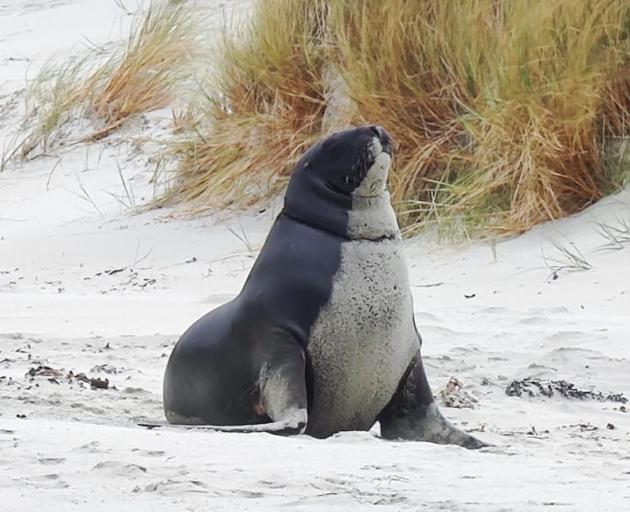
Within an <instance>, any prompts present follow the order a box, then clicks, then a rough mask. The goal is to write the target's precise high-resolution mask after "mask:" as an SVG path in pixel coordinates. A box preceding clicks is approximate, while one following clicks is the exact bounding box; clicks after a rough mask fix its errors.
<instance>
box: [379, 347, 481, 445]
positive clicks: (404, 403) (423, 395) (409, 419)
mask: <svg viewBox="0 0 630 512" xmlns="http://www.w3.org/2000/svg"><path fill="white" fill-rule="evenodd" d="M378 419H379V421H380V423H381V436H382V437H383V438H384V439H401V440H409V441H428V442H431V443H439V444H457V445H459V446H463V447H465V448H483V447H484V446H488V445H487V444H486V443H483V442H482V441H480V440H479V439H477V438H475V437H473V436H471V435H470V434H467V433H466V432H464V431H463V430H461V429H459V428H457V427H456V426H454V425H453V424H452V423H451V422H450V421H448V420H447V419H446V418H445V417H444V416H442V413H441V412H440V410H439V409H438V407H437V405H436V403H435V401H434V400H433V394H432V393H431V388H430V387H429V383H428V381H427V377H426V374H425V373H424V367H423V365H422V358H421V357H420V352H418V356H417V357H416V359H415V360H414V362H413V363H412V365H411V367H410V369H409V370H408V371H407V373H406V374H405V376H404V377H403V379H402V380H401V382H400V385H399V386H398V390H397V391H396V393H395V394H394V396H393V398H392V399H391V401H390V402H389V404H387V406H386V407H385V409H384V410H383V412H382V413H381V414H380V416H379V418H378Z"/></svg>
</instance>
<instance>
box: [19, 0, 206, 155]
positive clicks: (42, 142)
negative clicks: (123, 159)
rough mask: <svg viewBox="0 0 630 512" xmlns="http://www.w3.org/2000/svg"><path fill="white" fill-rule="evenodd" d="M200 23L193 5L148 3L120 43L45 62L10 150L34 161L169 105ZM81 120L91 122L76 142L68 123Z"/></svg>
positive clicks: (189, 60) (194, 51)
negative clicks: (18, 136) (61, 60)
mask: <svg viewBox="0 0 630 512" xmlns="http://www.w3.org/2000/svg"><path fill="white" fill-rule="evenodd" d="M200 27H201V25H200V23H199V13H198V11H196V10H195V9H194V8H191V7H190V6H186V5H184V4H183V3H181V2H173V1H163V2H151V3H150V4H149V6H148V8H147V9H146V10H144V11H141V12H139V13H138V14H137V15H136V19H135V20H134V22H133V24H132V27H131V31H130V35H129V37H128V39H127V40H126V41H125V42H124V43H123V44H120V45H118V46H115V47H113V48H98V47H93V48H91V49H90V50H89V52H88V53H87V54H85V55H84V56H82V57H79V58H74V59H70V60H68V61H66V63H65V64H62V65H59V64H55V63H53V62H51V63H49V64H48V65H46V66H44V67H43V69H42V70H41V71H40V72H39V74H38V75H37V76H36V77H35V78H34V79H33V80H32V81H31V82H30V84H29V86H28V88H27V92H26V113H25V117H24V120H23V122H22V130H23V136H22V138H21V139H19V141H18V143H17V144H16V146H15V147H14V148H13V154H14V155H15V156H19V157H21V158H29V157H30V158H32V157H35V156H38V155H41V154H46V153H47V152H48V150H49V148H50V146H51V145H54V144H59V145H66V144H75V143H80V142H93V141H95V140H99V139H102V138H104V137H106V136H107V135H109V134H110V133H112V132H113V131H114V130H116V129H117V128H119V127H120V126H122V124H123V123H124V122H125V121H126V120H128V119H129V118H132V117H133V116H136V115H138V114H141V113H144V112H149V111H152V110H156V109H159V108H163V107H165V106H167V105H169V104H170V103H171V102H172V100H173V97H174V92H175V89H176V86H177V85H178V84H180V83H181V82H182V81H185V80H186V79H188V77H189V76H190V73H189V71H190V68H191V63H192V62H193V60H194V59H195V56H196V55H197V52H198V48H199V38H200V34H201V29H200ZM76 119H88V120H90V122H91V123H90V127H89V131H88V132H87V133H82V134H81V135H80V136H79V137H78V138H75V139H74V140H72V137H71V136H70V135H69V132H70V131H71V129H70V128H69V127H68V124H69V123H70V122H71V121H73V120H76Z"/></svg>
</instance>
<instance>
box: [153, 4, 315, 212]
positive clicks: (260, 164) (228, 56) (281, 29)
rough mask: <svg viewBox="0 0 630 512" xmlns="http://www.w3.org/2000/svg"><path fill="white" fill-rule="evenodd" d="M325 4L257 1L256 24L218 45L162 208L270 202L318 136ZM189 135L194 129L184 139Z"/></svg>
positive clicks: (193, 107) (176, 149)
mask: <svg viewBox="0 0 630 512" xmlns="http://www.w3.org/2000/svg"><path fill="white" fill-rule="evenodd" d="M324 7H325V2H323V1H321V0H292V1H288V2H259V3H258V4H257V6H256V7H255V11H254V13H253V16H252V17H251V21H249V22H247V23H246V24H245V25H244V26H242V27H240V28H236V29H234V30H233V31H232V32H231V33H230V35H229V36H227V35H226V36H224V38H223V39H222V41H221V42H220V51H219V52H218V57H217V62H214V63H213V64H214V65H215V66H216V73H214V74H213V78H212V79H210V83H209V84H208V85H207V87H206V90H209V91H212V92H211V93H208V94H205V95H204V96H203V98H202V100H201V101H196V102H195V103H194V104H193V105H191V107H190V108H189V110H188V112H187V113H186V114H185V115H184V116H182V117H181V118H183V119H187V120H188V122H187V123H183V126H179V125H178V129H179V130H178V131H183V132H184V133H183V137H181V139H179V140H176V141H175V142H174V144H173V146H172V150H173V151H174V152H175V153H177V154H179V155H180V156H181V158H182V160H181V165H180V166H179V174H178V176H177V179H176V180H175V182H174V183H173V186H172V187H171V188H170V191H169V192H168V193H167V194H166V195H165V196H164V197H163V198H162V200H161V201H160V203H161V204H163V203H165V202H169V201H173V200H175V201H189V200H193V201H195V202H194V204H195V205H196V206H195V207H193V210H194V209H195V208H196V207H198V208H199V209H201V210H204V209H209V208H215V209H216V208H221V207H227V206H230V205H237V206H250V205H252V204H254V203H256V202H258V201H259V200H261V199H263V198H266V199H268V198H271V197H272V196H273V195H275V194H277V193H278V191H279V190H280V189H281V187H282V180H277V179H275V178H277V177H283V176H286V175H287V174H288V172H289V171H290V169H291V167H292V165H293V164H294V163H295V161H296V160H297V158H298V157H299V156H300V154H301V153H302V151H303V150H304V149H305V148H306V146H308V145H309V144H310V143H312V142H313V141H314V140H315V138H317V137H318V135H319V133H320V125H321V118H322V116H323V114H324V110H325V107H326V105H325V102H324V100H323V94H324V91H323V84H322V69H323V65H324V63H325V54H326V51H325V48H324V47H323V46H322V41H323V34H322V30H323V28H324V26H325V20H324V14H325V9H324ZM186 128H188V131H186Z"/></svg>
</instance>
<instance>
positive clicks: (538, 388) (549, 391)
mask: <svg viewBox="0 0 630 512" xmlns="http://www.w3.org/2000/svg"><path fill="white" fill-rule="evenodd" d="M505 394H506V395H508V396H516V397H522V396H526V397H530V398H536V397H540V396H545V397H548V398H550V397H552V396H554V395H555V394H558V395H560V396H562V397H564V398H577V399H579V400H597V401H598V402H617V403H622V404H625V403H627V402H628V399H627V398H626V397H625V396H623V393H607V394H604V393H602V392H600V391H586V390H583V389H578V388H576V387H575V384H573V383H571V382H568V381H566V380H541V379H534V378H530V377H528V378H525V379H522V380H513V381H512V382H510V383H509V384H508V385H507V387H506V388H505Z"/></svg>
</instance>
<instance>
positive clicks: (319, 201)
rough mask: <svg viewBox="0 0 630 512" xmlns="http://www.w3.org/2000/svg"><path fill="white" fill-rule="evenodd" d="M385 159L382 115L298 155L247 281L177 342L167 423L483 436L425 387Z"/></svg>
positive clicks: (463, 438)
mask: <svg viewBox="0 0 630 512" xmlns="http://www.w3.org/2000/svg"><path fill="white" fill-rule="evenodd" d="M391 159H392V140H391V138H390V137H389V135H388V134H387V133H386V131H385V130H384V129H383V128H382V127H380V126H363V127H359V128H354V129H350V130H345V131H342V132H338V133H335V134H333V135H331V136H329V137H327V138H326V139H324V140H322V141H320V142H318V143H317V144H315V145H314V146H313V147H311V148H310V149H309V150H308V151H307V152H306V153H305V154H304V155H303V156H302V158H301V159H300V160H299V162H298V164H297V166H296V168H295V170H294V171H293V174H292V176H291V179H290V181H289V185H288V189H287V191H286V195H285V199H284V208H283V210H282V211H281V213H280V214H279V215H278V217H277V218H276V220H275V223H274V225H273V227H272V228H271V231H270V233H269V235H268V237H267V240H266V242H265V244H264V247H263V248H262V250H261V252H260V254H259V256H258V258H257V260H256V262H255V263H254V266H253V268H252V270H251V272H250V274H249V277H248V278H247V281H246V282H245V285H244V286H243V289H242V291H241V292H240V294H239V295H238V296H237V297H236V298H235V299H234V300H232V301H230V302H228V303H227V304H224V305H223V306H220V307H219V308H217V309H215V310H214V311H211V312H210V313H208V314H206V315H205V316H203V317H202V318H200V319H199V320H197V321H196V322H195V323H194V324H193V325H192V326H191V327H190V328H189V329H188V330H187V331H186V332H185V333H184V334H183V335H182V337H181V338H180V339H179V341H178V342H177V344H176V345H175V347H174V349H173V352H172V354H171V356H170V359H169V361H168V364H167V367H166V373H165V377H164V410H165V414H166V418H167V420H168V422H169V423H172V424H180V425H210V427H208V428H211V429H216V430H221V431H238V432H273V433H279V434H298V433H304V432H305V433H306V434H309V435H311V436H314V437H318V438H325V437H328V436H330V435H332V434H334V433H336V432H340V431H348V430H369V429H370V428H371V427H372V426H373V425H374V424H375V423H376V422H377V421H378V422H380V424H381V436H382V437H383V438H385V439H406V440H418V441H431V442H436V443H450V444H457V445H461V446H465V447H467V448H479V447H481V446H484V444H483V443H482V442H481V441H479V440H477V439H476V438H474V437H472V436H471V435H469V434H466V433H465V432H463V431H462V430H460V429H458V428H456V427H455V426H453V425H452V424H451V423H449V422H448V421H447V420H446V419H445V418H444V417H443V416H442V414H441V413H440V411H439V410H438V408H437V407H436V405H435V402H434V399H433V394H432V393H431V390H430V388H429V384H428V381H427V378H426V375H425V372H424V368H423V366H422V358H421V355H420V348H421V344H422V341H421V338H420V335H419V334H418V332H417V329H416V325H415V321H414V316H413V304H412V295H411V290H410V286H409V279H408V274H407V263H406V261H405V257H404V251H403V243H402V238H401V234H400V229H399V227H398V223H397V220H396V216H395V214H394V210H393V208H392V206H391V203H390V197H389V192H388V190H387V175H388V170H389V167H390V164H391Z"/></svg>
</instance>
